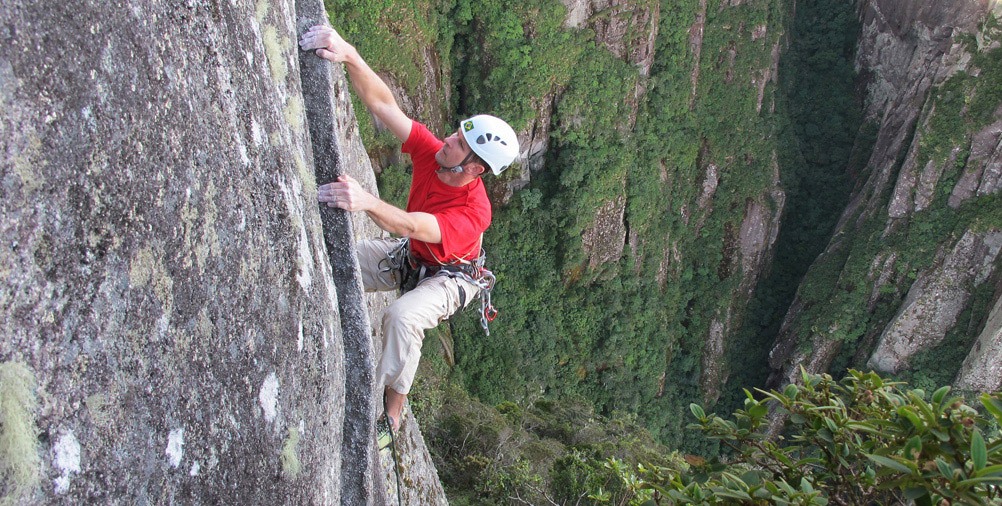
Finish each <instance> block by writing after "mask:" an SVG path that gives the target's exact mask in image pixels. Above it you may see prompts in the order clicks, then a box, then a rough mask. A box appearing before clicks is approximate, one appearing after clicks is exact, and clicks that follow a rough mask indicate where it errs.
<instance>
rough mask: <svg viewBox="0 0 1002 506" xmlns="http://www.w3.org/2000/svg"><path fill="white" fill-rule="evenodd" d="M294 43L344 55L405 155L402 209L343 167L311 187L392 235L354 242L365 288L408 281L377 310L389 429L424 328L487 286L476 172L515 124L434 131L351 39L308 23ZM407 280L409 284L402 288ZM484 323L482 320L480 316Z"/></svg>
mask: <svg viewBox="0 0 1002 506" xmlns="http://www.w3.org/2000/svg"><path fill="white" fill-rule="evenodd" d="M299 45H300V47H301V48H302V49H303V50H313V49H315V50H316V54H317V56H319V57H321V58H323V59H326V60H329V61H331V62H341V63H344V65H345V68H346V69H347V72H348V76H349V79H350V81H351V84H352V87H353V88H354V90H355V92H356V93H357V94H358V97H359V98H360V99H361V100H362V103H364V104H365V106H366V108H368V109H369V111H370V112H371V113H372V114H373V115H374V116H375V117H376V118H377V119H378V120H379V121H380V122H381V123H382V124H383V125H384V126H385V127H386V128H387V129H388V130H389V131H390V132H392V133H393V135H395V136H396V137H397V138H398V139H400V141H401V142H402V143H403V146H402V147H401V152H403V153H407V154H408V155H410V157H411V162H412V163H413V173H412V176H411V186H410V193H409V195H408V198H407V208H406V210H404V209H400V208H397V207H394V206H392V205H390V204H388V203H386V202H384V201H382V200H380V199H379V198H377V197H375V196H374V195H372V194H371V193H369V192H367V191H365V190H364V189H362V187H361V186H360V185H359V183H358V182H357V181H356V180H354V179H352V178H351V177H350V176H341V177H339V178H338V179H337V181H335V182H332V183H328V184H324V185H321V186H320V187H319V188H318V194H319V200H320V202H322V203H326V205H328V206H331V207H338V208H340V209H344V210H347V211H365V213H366V214H367V215H368V216H369V217H370V218H372V220H373V221H374V222H375V223H376V224H377V225H378V226H379V227H380V228H382V229H383V230H385V231H387V232H389V233H391V234H394V235H397V236H400V238H393V239H373V240H366V241H360V242H359V244H358V245H357V254H358V261H359V264H360V267H361V271H362V283H363V285H364V287H365V290H366V291H386V290H394V289H399V288H401V287H402V285H405V286H404V289H409V291H406V292H405V293H403V294H402V295H401V296H400V297H399V298H398V299H397V300H396V301H394V302H393V303H392V304H391V305H390V306H389V307H388V308H387V309H386V311H385V312H384V313H383V317H382V354H381V356H380V358H379V364H378V366H377V370H376V376H377V379H378V380H379V381H381V383H382V385H383V386H384V399H383V403H384V410H385V413H384V415H385V417H381V419H386V418H388V425H389V426H390V427H391V428H392V430H393V431H394V432H396V431H397V430H399V428H400V422H401V413H402V411H403V406H404V401H405V400H406V398H407V394H408V392H409V391H410V388H411V384H412V383H413V381H414V374H415V372H416V371H417V366H418V361H419V360H420V358H421V343H422V340H423V339H424V331H425V330H426V329H430V328H434V327H435V326H437V325H438V324H439V323H441V322H442V321H445V320H446V319H448V318H449V317H450V316H451V315H452V314H454V313H455V312H457V311H459V310H460V309H462V308H463V307H465V305H466V304H468V303H469V302H470V301H471V299H473V298H474V297H476V296H477V295H478V294H479V292H480V291H481V290H482V289H485V288H487V287H486V286H485V285H484V283H483V282H482V278H480V277H478V274H477V269H476V267H475V265H476V263H477V260H478V259H479V260H480V263H481V265H482V256H481V244H480V241H481V237H482V235H483V233H484V231H485V230H487V227H488V226H489V225H490V223H491V203H490V201H489V200H488V198H487V192H486V191H485V189H484V183H483V181H482V180H481V175H483V174H484V172H486V171H487V170H488V169H490V171H491V172H492V173H493V174H494V175H495V176H497V175H499V174H501V171H503V170H504V169H505V168H507V166H508V165H510V164H511V163H512V161H513V160H514V159H515V157H516V156H517V155H518V153H519V144H518V138H517V137H516V134H515V131H514V130H512V128H511V126H509V125H508V123H506V122H505V121H503V120H501V119H499V118H496V117H494V116H489V115H477V116H473V117H471V118H469V119H466V120H463V121H461V122H460V123H459V128H458V129H457V130H456V131H455V132H454V133H452V134H451V135H449V136H448V137H446V138H445V140H444V141H443V140H440V139H439V138H438V137H436V136H435V135H434V134H432V133H431V132H430V131H429V129H428V128H427V127H426V126H425V125H423V124H421V123H419V122H417V121H415V120H412V119H411V118H409V117H407V115H406V114H404V112H403V111H402V110H401V109H400V106H399V105H398V104H397V101H396V99H395V98H394V97H393V94H392V93H391V92H390V89H389V87H388V86H387V85H386V83H385V82H383V80H382V79H381V78H380V77H379V76H378V75H376V73H375V72H374V71H373V70H372V69H371V68H370V67H369V65H368V64H366V62H365V60H363V59H362V57H361V56H360V55H359V53H358V51H357V50H356V49H355V47H354V46H352V45H351V44H349V43H348V42H346V41H345V40H344V39H343V38H342V37H341V36H340V35H339V34H338V33H337V31H335V30H334V29H332V28H330V27H327V26H314V27H312V28H310V29H309V31H307V32H306V33H305V34H303V36H302V38H301V40H300V41H299ZM415 280H416V281H417V283H416V286H413V288H411V287H410V286H409V285H413V284H414V282H415ZM485 325H486V324H485Z"/></svg>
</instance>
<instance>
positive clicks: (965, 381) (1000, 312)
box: [954, 299, 1002, 392]
mask: <svg viewBox="0 0 1002 506" xmlns="http://www.w3.org/2000/svg"><path fill="white" fill-rule="evenodd" d="M999 357H1002V299H996V300H995V307H993V308H992V312H991V315H990V316H989V317H988V321H987V322H986V323H985V328H984V330H983V331H982V332H981V335H980V336H978V340H977V342H976V343H975V344H974V348H972V349H971V353H970V354H969V355H968V356H967V359H965V360H964V365H963V366H962V367H961V368H960V373H959V374H958V375H957V379H956V380H955V381H954V384H955V385H956V386H957V388H961V389H964V390H974V391H981V392H997V391H999V390H1000V389H1002V360H999Z"/></svg>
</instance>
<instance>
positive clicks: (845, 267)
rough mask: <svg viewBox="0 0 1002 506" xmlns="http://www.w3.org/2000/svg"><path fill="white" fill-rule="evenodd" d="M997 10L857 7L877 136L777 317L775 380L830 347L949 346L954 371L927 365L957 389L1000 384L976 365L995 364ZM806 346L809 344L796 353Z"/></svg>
mask: <svg viewBox="0 0 1002 506" xmlns="http://www.w3.org/2000/svg"><path fill="white" fill-rule="evenodd" d="M993 9H994V12H993ZM999 10H1000V9H999V7H998V5H997V3H994V2H962V3H960V4H958V5H954V6H950V7H949V8H947V7H945V6H943V5H942V4H940V3H937V2H918V3H917V4H916V3H912V4H909V5H908V6H907V7H905V6H903V5H902V4H899V3H897V2H889V1H880V0H874V1H867V2H863V3H862V4H861V5H860V11H859V12H860V17H861V20H862V22H863V30H862V35H861V38H860V42H859V52H858V58H857V64H858V67H859V69H860V71H861V73H862V75H863V76H865V77H866V79H867V80H866V85H867V105H866V113H867V115H868V116H869V117H870V118H871V121H873V122H874V123H875V124H876V125H877V127H878V130H877V132H878V133H877V137H876V142H875V144H874V148H873V152H872V154H871V156H870V158H869V161H868V163H867V166H866V169H865V171H864V174H863V175H864V176H865V177H864V178H861V179H860V180H859V185H858V187H857V190H856V191H855V192H854V194H853V197H852V199H851V202H850V205H849V207H848V208H847V209H846V211H845V212H844V213H843V215H842V217H841V220H840V223H839V226H838V229H837V230H836V233H835V235H834V237H833V239H832V241H831V243H830V244H829V246H828V248H827V250H826V251H825V253H824V254H823V255H822V256H821V257H820V258H819V259H818V260H817V261H816V262H815V265H814V266H813V267H812V271H811V273H809V274H808V276H807V278H806V279H805V281H804V284H803V285H802V286H801V288H800V291H799V292H798V297H797V300H796V301H795V303H794V304H793V307H792V308H791V310H790V312H789V313H788V314H787V317H786V322H785V323H784V327H783V331H782V332H781V335H780V338H779V340H778V342H777V344H776V346H775V348H774V349H773V351H772V355H771V359H770V363H771V365H772V367H773V368H774V369H775V370H776V371H777V375H776V376H775V377H774V380H775V381H777V382H779V381H794V380H795V378H796V376H797V374H796V373H797V369H798V367H799V366H800V365H804V366H805V367H807V368H808V370H809V371H812V372H817V371H824V370H826V369H827V368H828V367H829V366H830V365H831V364H832V363H833V361H835V360H836V357H839V356H842V357H843V358H842V359H840V360H846V361H848V362H842V363H843V364H844V363H848V364H850V365H852V366H854V367H863V366H864V365H865V366H866V367H872V368H874V369H876V370H878V371H881V372H886V373H901V372H909V373H911V374H915V373H921V371H920V370H918V369H915V367H921V363H923V362H922V361H923V360H925V359H923V358H922V356H923V355H928V354H929V353H940V354H943V353H948V352H950V350H956V352H955V353H960V354H961V357H962V356H964V355H967V359H966V360H963V366H962V367H961V366H960V364H959V362H960V360H958V361H957V362H958V363H956V364H953V363H951V364H944V363H942V362H940V363H939V364H938V365H939V366H940V367H943V368H944V369H946V370H954V371H956V370H957V369H958V367H959V372H958V373H957V374H958V377H957V380H956V383H957V385H959V386H963V387H965V388H971V387H975V388H986V387H988V388H992V387H991V386H992V385H994V388H998V385H999V384H1000V382H1002V376H1000V375H999V371H998V370H997V367H994V366H989V365H988V364H990V363H995V362H997V361H998V355H997V352H998V349H997V346H994V344H993V343H992V339H994V337H993V336H997V334H998V332H999V329H998V322H997V319H995V318H992V317H990V316H989V315H990V314H992V313H991V308H992V307H993V306H995V305H996V302H993V301H997V300H998V299H999V295H1000V292H999V291H998V289H997V286H998V266H999V237H1000V227H1002V224H1000V223H999V222H998V220H997V218H994V217H993V214H992V209H995V208H996V207H997V205H998V198H997V193H998V184H999V183H998V174H999V171H1000V167H1002V144H1000V141H1002V137H1000V134H1002V128H1000V127H1002V103H1000V101H999V100H1000V97H999V96H998V95H997V93H995V92H993V91H990V90H991V89H992V86H993V85H991V84H988V83H989V82H992V81H996V80H997V79H998V64H997V63H996V62H997V60H998V54H999V38H1000V32H999V30H998V28H997V27H996V25H995V24H993V23H991V22H989V23H986V21H987V20H989V19H990V17H991V16H992V15H994V16H998V15H999ZM833 275H834V276H836V277H835V278H833V277H832V276H833ZM822 279H824V280H825V281H822ZM822 283H830V284H832V285H834V286H833V287H831V288H830V289H828V290H824V291H825V292H826V294H827V296H828V297H829V299H831V301H832V302H831V303H830V305H829V307H828V310H829V311H828V314H822V313H821V312H819V311H818V310H817V309H816V308H814V306H815V305H816V304H817V303H818V302H820V299H819V298H818V296H817V295H816V292H817V291H818V287H819V286H820V285H821V284H822ZM854 291H858V292H857V293H856V294H852V293H851V292H854ZM839 313H841V314H839ZM808 322H810V325H808V324H807V323H808ZM809 328H810V329H809ZM978 336H980V337H978ZM805 342H809V343H812V344H811V345H810V346H809V351H804V350H805V349H807V348H806V347H803V346H800V351H796V348H797V347H798V343H805ZM972 345H973V347H972ZM936 350H938V351H936ZM992 353H996V355H995V356H994V359H989V358H988V356H987V355H986V354H992ZM780 378H782V379H780ZM973 378H977V379H976V380H975V379H973ZM946 381H949V378H947V379H946Z"/></svg>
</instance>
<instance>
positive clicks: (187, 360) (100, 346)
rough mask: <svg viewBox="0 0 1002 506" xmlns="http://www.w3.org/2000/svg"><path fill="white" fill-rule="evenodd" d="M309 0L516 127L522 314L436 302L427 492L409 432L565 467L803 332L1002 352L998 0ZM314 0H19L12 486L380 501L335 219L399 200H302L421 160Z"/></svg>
mask: <svg viewBox="0 0 1002 506" xmlns="http://www.w3.org/2000/svg"><path fill="white" fill-rule="evenodd" d="M323 7H326V9H327V12H328V13H329V15H330V20H331V23H332V24H333V25H334V26H335V27H336V28H337V29H338V30H339V31H340V32H341V33H342V34H343V35H344V36H345V38H346V39H348V41H349V42H352V43H354V44H355V45H356V46H357V47H358V49H359V51H360V53H361V54H362V55H363V56H364V57H366V59H367V60H368V62H369V63H370V64H371V65H372V66H373V67H374V68H375V69H376V70H377V71H378V72H379V73H380V75H381V76H383V78H384V79H385V80H386V81H387V82H388V83H389V84H390V85H391V87H392V88H393V91H394V93H395V94H396V96H397V98H398V101H399V102H400V104H401V106H402V107H403V108H404V110H405V112H407V113H408V114H410V115H412V116H414V117H415V118H417V119H419V120H421V121H424V122H426V123H428V124H429V125H430V126H431V128H432V130H434V131H437V132H440V133H442V134H444V133H446V132H449V131H452V130H454V129H455V127H456V121H458V119H460V118H461V117H463V116H466V115H470V114H475V113H492V114H496V115H499V116H501V117H504V118H506V119H508V120H509V121H510V122H511V123H512V125H513V126H514V127H515V128H516V130H517V131H519V135H520V139H521V141H522V148H523V153H522V154H521V156H520V157H519V159H518V161H517V163H516V164H515V166H514V167H513V168H512V169H511V170H509V171H507V172H506V173H505V174H504V175H503V176H502V177H500V178H498V179H489V180H488V181H487V184H488V187H489V191H490V193H491V196H492V200H493V202H494V203H495V206H494V210H495V214H494V222H493V225H492V227H491V229H490V230H489V231H488V234H487V235H486V237H485V241H486V248H487V251H488V258H489V262H490V267H491V268H492V269H493V270H494V272H495V273H496V274H497V276H498V286H497V288H496V290H495V293H494V300H495V302H496V303H497V304H498V306H499V307H500V309H501V315H500V317H499V318H498V319H497V320H496V321H495V322H494V323H493V324H492V327H491V330H492V331H491V333H490V335H489V336H484V335H483V333H482V332H481V330H480V329H479V325H478V319H477V318H476V317H474V316H472V315H463V316H461V317H457V318H454V320H455V321H454V322H453V326H452V327H448V326H444V325H443V326H442V327H441V328H439V329H436V330H434V331H432V332H430V333H429V338H428V339H426V341H425V347H426V349H425V350H424V359H423V364H422V370H421V371H420V372H419V376H418V382H417V383H416V386H415V391H414V392H413V395H412V397H411V399H412V405H411V413H413V414H415V415H417V416H416V418H415V417H413V416H411V415H407V417H408V418H407V420H406V421H405V424H404V429H403V431H402V433H401V436H402V437H403V440H404V441H405V443H404V445H403V446H404V448H403V449H404V456H403V457H402V462H403V465H402V466H400V468H401V470H402V472H403V473H404V480H403V481H404V496H405V497H404V499H405V500H408V501H411V502H414V501H418V500H423V501H424V502H428V503H440V502H442V501H443V498H442V497H441V490H440V488H439V486H438V483H437V482H436V479H435V472H434V469H433V468H431V466H430V464H429V459H428V455H427V454H426V453H425V452H424V450H423V446H422V444H423V442H422V436H421V432H422V431H423V432H424V433H425V434H427V436H428V439H429V443H430V445H431V447H432V454H433V455H434V456H435V458H436V460H435V463H436V464H437V465H439V471H440V472H441V473H442V475H443V477H444V480H445V481H446V485H447V487H449V488H450V491H451V493H452V494H453V497H452V499H453V501H454V502H456V503H464V502H474V503H476V502H483V501H487V502H506V501H507V502H518V501H517V500H521V501H523V502H533V501H537V502H541V501H544V500H545V499H552V498H560V500H565V501H569V502H573V501H574V500H575V499H578V500H580V499H582V498H585V497H587V495H588V494H589V492H591V491H596V490H599V489H601V488H602V487H603V486H605V485H607V484H608V481H605V480H606V479H607V478H608V476H609V474H608V473H609V472H610V471H609V469H607V468H605V467H603V466H602V464H601V462H602V461H603V460H604V459H605V458H606V457H609V456H616V457H619V458H624V459H626V460H629V461H631V462H632V461H644V462H656V461H657V460H658V459H662V458H667V454H668V452H669V451H670V450H680V451H683V452H686V453H690V454H696V455H702V456H704V457H710V456H713V455H716V454H717V453H718V451H719V448H717V446H716V443H715V442H713V441H711V440H707V439H704V437H703V436H701V435H699V434H697V433H695V432H693V431H687V430H686V426H687V424H688V423H690V422H691V421H692V415H691V414H690V409H689V404H690V403H693V402H695V403H699V404H703V405H705V406H706V407H707V409H715V410H719V411H727V410H729V409H731V408H733V407H735V406H737V405H739V403H740V401H741V400H742V399H743V397H744V395H743V393H742V389H743V388H753V387H765V386H771V387H781V386H783V385H784V384H785V383H786V382H789V381H799V378H800V375H799V370H800V368H801V367H803V368H805V369H806V370H807V371H810V372H829V373H831V374H832V375H834V376H836V377H838V376H841V375H843V374H844V373H845V371H846V370H847V369H849V368H855V369H875V370H878V371H880V372H882V373H886V374H888V375H891V376H893V377H895V378H897V379H902V380H907V381H910V382H911V383H912V384H915V385H918V386H922V387H932V386H937V385H943V384H952V385H954V386H955V387H957V388H958V389H963V390H970V391H992V390H999V389H1000V388H1002V366H1000V364H1002V301H1000V299H1002V297H1000V294H1002V274H1000V272H999V267H1000V263H1002V260H1000V259H999V253H1000V251H1002V206H1000V202H999V195H998V191H999V187H1000V178H1002V84H1000V83H1002V47H1000V46H1002V44H1000V41H1002V28H1000V25H999V21H998V19H999V17H1000V16H1002V6H1000V4H999V2H998V1H996V0H964V1H960V2H953V3H950V4H949V5H945V4H944V3H942V2H934V1H932V0H921V1H916V2H907V3H903V2H897V1H892V0H859V1H858V2H852V1H843V0H829V1H821V0H810V1H807V0H800V1H794V0H681V1H672V2H657V1H653V0H635V1H625V0H624V1H618V0H607V1H604V0H593V1H587V0H580V1H572V0H567V1H564V2H562V3H560V2H553V1H542V0H538V1H536V0H534V1H529V2H517V3H512V2H496V1H478V2H472V1H470V0H442V1H439V0H419V1H413V2H397V1H394V0H380V1H374V2H366V3H364V5H363V4H360V3H359V2H354V1H349V0H328V1H327V2H326V3H325V4H324V5H323ZM304 8H308V9H313V10H312V11H310V13H309V14H304V13H303V12H302V9H304ZM320 9H321V3H320V2H306V1H298V2H268V1H264V0H262V1H259V2H237V1H235V2H229V3H226V2H212V1H189V2H184V3H183V5H178V6H171V7H165V6H162V5H160V4H157V3H156V2H143V1H134V2H118V3H113V4H109V5H107V6H99V5H90V4H88V5H85V6H81V7H79V8H78V9H70V8H68V7H66V6H61V7H60V8H55V7H53V6H51V5H47V4H46V3H45V2H30V1H23V2H21V1H19V2H14V3H13V4H12V5H11V6H9V8H8V7H5V9H4V10H3V11H2V12H0V39H2V40H3V41H4V45H3V46H2V49H0V104H2V109H0V134H2V135H0V143H2V144H0V146H2V147H3V151H4V158H3V164H2V174H0V177H2V192H3V193H2V195H3V197H4V198H3V199H2V204H0V205H2V206H3V216H2V221H0V225H2V237H3V238H4V241H5V242H4V248H5V254H4V256H3V261H2V263H0V270H2V271H3V272H4V273H5V279H7V280H8V283H7V284H6V285H4V286H5V287H4V290H3V292H2V294H0V296H2V298H0V304H2V306H0V308H2V316H3V320H4V337H3V341H2V342H0V407H3V411H2V412H0V429H2V431H0V436H2V438H0V452H2V455H3V456H4V457H5V458H4V459H3V461H2V465H0V475H2V476H0V478H2V479H3V481H2V486H3V488H2V489H0V493H2V497H3V498H4V500H12V501H17V500H20V501H22V502H32V501H39V500H65V501H67V502H72V501H76V502H79V501H102V500H108V499H111V498H121V497H128V498H131V499H134V500H135V501H136V502H161V501H163V502H170V501H176V502H185V501H188V500H194V501H197V502H217V501H222V502H234V501H239V500H245V499H246V498H247V497H248V491H253V495H252V497H253V499H254V501H255V502H276V501H277V502H282V501H290V502H304V503H332V502H342V503H344V504H358V503H373V502H375V503H379V502H381V501H383V500H386V497H385V494H384V493H383V487H382V485H386V483H384V482H383V480H382V478H381V477H379V476H381V475H380V473H377V472H375V469H376V467H375V466H376V464H375V455H374V452H373V451H372V450H373V448H372V445H371V440H372V437H371V436H372V419H373V417H374V415H375V414H376V412H378V406H377V404H378V398H377V396H374V391H375V390H374V389H375V385H372V384H371V380H372V378H371V369H372V361H373V358H374V357H373V350H372V348H371V344H370V341H369V339H370V338H371V337H373V335H378V334H376V331H373V332H372V333H370V329H369V328H368V326H369V321H368V318H367V316H366V314H365V311H364V309H365V305H363V302H362V300H363V298H362V295H361V294H360V293H359V292H358V285H357V280H356V279H355V272H354V265H353V263H352V257H351V255H350V253H349V254H347V255H346V254H345V252H346V251H347V252H350V247H347V246H348V245H350V243H351V239H350V236H351V234H352V233H353V232H357V231H362V233H363V234H369V235H371V234H376V233H378V231H377V230H375V229H373V228H370V225H369V224H367V223H366V221H365V219H364V218H361V217H356V220H355V221H354V222H353V223H352V222H350V221H349V220H347V218H346V217H345V216H344V215H336V214H332V212H331V211H329V210H323V209H321V210H318V209H317V207H315V206H314V205H313V203H314V201H315V184H316V182H317V181H319V180H322V179H325V178H330V177H331V175H332V172H330V171H335V172H338V171H349V172H350V173H352V174H354V175H356V176H357V177H359V178H360V179H364V178H366V177H369V176H370V174H369V167H368V165H367V162H366V161H365V160H364V157H363V156H362V155H361V152H360V148H361V146H360V145H358V141H359V140H362V141H364V143H365V149H366V151H367V152H368V154H369V157H370V158H371V161H372V162H373V168H374V169H375V170H376V172H377V173H378V179H379V184H380V190H381V193H382V195H383V196H384V197H385V198H387V199H390V200H395V201H396V202H398V203H399V202H401V200H400V199H401V198H402V197H403V196H404V195H405V194H406V193H405V188H406V184H407V181H408V177H409V176H408V174H407V160H406V158H405V157H402V156H401V155H400V154H399V150H398V146H397V145H396V143H395V140H394V139H392V136H390V135H389V134H387V133H386V132H383V131H381V130H380V128H379V126H378V125H375V124H374V123H373V121H372V119H371V117H369V116H368V115H366V114H359V115H358V125H357V130H356V125H355V123H354V121H355V120H354V117H353V115H352V112H351V108H349V107H348V106H347V103H346V100H347V99H348V93H347V87H346V85H345V83H344V81H343V80H342V76H341V74H340V73H339V69H337V68H336V66H334V67H331V66H315V65H311V64H304V63H303V62H313V63H318V62H316V61H314V60H305V59H303V58H305V57H309V56H311V55H308V54H305V53H297V51H296V50H295V47H294V45H293V41H294V40H295V36H296V35H297V34H298V33H300V32H301V31H302V30H303V29H304V28H305V27H306V26H307V25H308V24H309V23H312V22H315V20H317V19H322V17H323V14H322V13H321V12H320ZM50 46H59V47H60V48H61V50H59V51H55V50H49V47H50ZM297 58H298V59H297ZM324 65H326V64H324ZM300 71H305V72H319V74H302V75H300V74H299V72H300ZM331 72H333V74H331ZM306 75H312V76H314V77H310V78H307V77H304V76H306ZM318 75H319V76H320V77H319V78H317V77H316V76H318ZM355 109H356V110H359V111H360V110H361V109H360V108H359V107H358V104H356V106H355ZM318 114H319V116H317V115H318ZM327 127H330V128H327ZM317 128H320V129H321V132H320V133H318V132H317V130H316V129H317ZM324 129H326V131H331V130H335V131H336V134H335V136H334V140H333V141H331V140H330V139H326V140H324V135H325V134H323V131H324ZM324 142H333V144H332V145H328V144H324ZM317 146H320V149H319V150H316V148H317ZM332 231H334V232H332ZM331 234H333V235H331ZM325 245H326V247H325ZM336 252H340V256H337V255H335V253H336ZM329 274H331V275H329ZM366 300H367V305H368V306H369V309H371V310H378V307H379V304H380V302H379V301H378V300H376V299H375V298H371V297H370V298H367V299H366ZM374 320H377V319H374ZM346 385H350V387H346ZM416 421H419V422H420V430H419V427H418V424H417V423H416ZM647 431H649V434H648V433H647ZM662 445H663V446H662ZM14 456H17V458H14ZM387 476H389V477H391V478H392V477H393V475H392V474H389V475H387ZM391 488H392V487H391ZM390 498H391V499H392V495H391V496H390Z"/></svg>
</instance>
